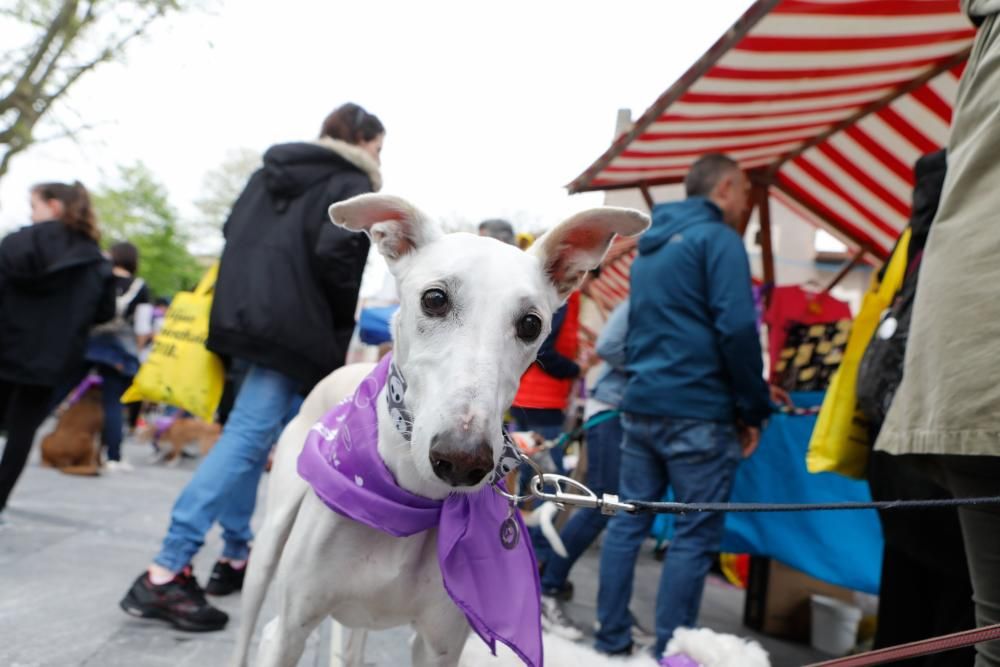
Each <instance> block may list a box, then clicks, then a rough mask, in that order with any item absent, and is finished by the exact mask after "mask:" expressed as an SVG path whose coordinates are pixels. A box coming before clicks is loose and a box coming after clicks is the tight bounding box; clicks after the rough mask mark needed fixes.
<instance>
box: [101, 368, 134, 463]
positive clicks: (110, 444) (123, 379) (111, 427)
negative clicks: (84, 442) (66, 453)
mask: <svg viewBox="0 0 1000 667" xmlns="http://www.w3.org/2000/svg"><path fill="white" fill-rule="evenodd" d="M97 372H98V373H100V374H101V404H102V405H103V407H104V430H103V431H102V432H101V438H102V439H103V440H104V446H105V447H107V448H108V460H109V461H121V460H122V410H123V409H124V406H122V394H124V393H125V390H126V389H128V386H129V385H130V384H132V378H130V377H128V376H126V375H122V374H121V373H119V372H118V371H117V370H115V369H114V368H111V367H110V366H105V365H103V364H102V365H100V366H98V368H97Z"/></svg>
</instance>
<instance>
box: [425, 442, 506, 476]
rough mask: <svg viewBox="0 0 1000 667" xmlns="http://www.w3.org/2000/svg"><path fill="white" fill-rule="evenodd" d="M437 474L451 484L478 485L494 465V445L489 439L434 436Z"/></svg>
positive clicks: (433, 462) (432, 460) (433, 450)
mask: <svg viewBox="0 0 1000 667" xmlns="http://www.w3.org/2000/svg"><path fill="white" fill-rule="evenodd" d="M430 459H431V467H432V468H433V469H434V474H435V475H437V476H438V477H440V478H441V479H442V480H444V481H445V482H448V483H449V484H451V485H452V486H475V485H476V484H478V483H479V482H480V481H482V479H483V478H484V477H486V475H488V474H489V473H490V471H491V470H492V469H493V448H492V447H491V446H490V443H489V442H488V441H486V440H483V441H480V442H478V443H476V442H458V441H457V440H456V439H455V438H452V437H450V436H447V435H436V436H434V437H433V438H431V452H430Z"/></svg>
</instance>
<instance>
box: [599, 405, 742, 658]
mask: <svg viewBox="0 0 1000 667" xmlns="http://www.w3.org/2000/svg"><path fill="white" fill-rule="evenodd" d="M622 426H623V427H624V430H625V443H624V445H623V446H622V462H621V478H620V483H619V487H618V488H619V492H620V494H621V496H622V498H623V499H626V500H646V501H659V500H661V499H662V498H663V496H664V494H665V493H666V490H667V487H668V486H670V487H672V488H673V491H674V498H675V499H676V500H677V502H682V503H690V502H725V501H727V500H729V493H730V491H731V490H732V486H733V477H734V475H735V473H736V467H737V465H738V464H739V461H740V457H741V452H740V445H739V438H738V437H737V433H736V428H735V427H734V426H733V425H731V424H720V423H716V422H704V421H698V420H692V419H668V418H663V417H651V416H647V415H639V414H635V413H625V414H623V415H622ZM724 520H725V517H724V515H723V514H721V513H712V514H683V515H678V516H677V521H676V524H675V532H674V539H673V541H672V542H671V543H670V550H669V551H667V558H666V561H665V562H664V564H663V571H662V573H661V575H660V586H659V590H658V592H657V596H656V646H655V648H654V656H655V657H659V656H660V655H661V654H662V653H663V649H664V647H665V646H666V644H667V642H668V641H669V640H670V637H671V636H672V635H673V634H674V630H676V629H677V628H678V627H694V625H695V623H696V621H697V620H698V608H699V607H700V606H701V596H702V591H703V590H704V587H705V576H706V575H707V574H708V570H709V567H711V564H712V559H713V557H714V554H715V552H716V551H718V549H719V544H720V542H721V541H722V530H723V523H724ZM652 522H653V515H651V514H638V515H634V514H626V513H620V514H616V515H615V516H613V517H612V518H611V521H610V522H609V523H608V534H607V536H605V538H604V546H603V549H602V551H601V568H600V589H599V592H598V594H597V620H598V621H599V622H600V624H601V627H600V630H598V632H597V641H596V644H595V645H596V647H597V649H598V650H600V651H605V652H608V653H612V652H617V651H621V650H624V649H626V648H627V647H628V646H629V644H631V641H632V640H631V636H630V635H631V632H630V631H631V626H632V619H631V616H630V615H629V609H628V606H629V601H630V599H631V597H632V582H633V579H634V578H635V561H636V558H637V556H638V553H639V547H640V546H641V545H642V542H643V540H644V539H645V538H646V536H647V535H648V534H649V529H650V526H651V525H652Z"/></svg>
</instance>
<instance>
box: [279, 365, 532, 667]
mask: <svg viewBox="0 0 1000 667" xmlns="http://www.w3.org/2000/svg"><path fill="white" fill-rule="evenodd" d="M390 363H391V355H386V356H385V357H383V359H382V361H381V362H380V363H379V365H378V366H376V367H375V370H373V371H372V373H371V374H370V375H369V376H368V377H366V378H365V379H364V380H363V381H362V382H361V385H360V386H359V387H358V389H357V391H356V392H355V393H354V395H352V396H350V397H348V398H347V399H345V400H344V401H342V402H341V403H340V404H338V405H337V406H336V407H335V408H334V409H333V410H331V411H330V412H328V413H327V414H326V415H325V416H324V417H323V418H322V419H321V420H320V421H319V422H317V423H316V425H315V426H313V428H312V430H311V431H309V435H308V437H307V438H306V442H305V447H304V448H303V450H302V453H301V454H300V455H299V461H298V470H299V475H300V476H301V477H302V478H303V479H304V480H306V481H307V482H309V484H310V485H311V486H312V487H313V490H314V491H315V492H316V495H317V496H319V498H320V500H322V501H323V502H324V503H325V504H326V505H327V506H328V507H329V508H330V509H332V510H333V511H335V512H337V513H338V514H341V515H343V516H346V517H348V518H350V519H354V520H355V521H359V522H361V523H363V524H365V525H367V526H371V527H372V528H377V529H378V530H381V531H383V532H385V533H389V534H390V535H394V536H396V537H405V536H407V535H413V534H415V533H419V532H421V531H424V530H428V529H430V528H434V527H435V526H436V527H437V528H438V537H437V546H438V563H439V565H440V566H441V575H442V578H443V580H444V587H445V590H447V591H448V595H449V596H451V599H452V600H454V602H455V604H456V605H458V608H459V609H461V610H462V612H463V613H464V614H465V617H466V618H467V619H468V620H469V625H471V626H472V629H473V630H475V631H476V634H478V635H479V636H480V637H481V638H482V639H483V641H484V642H486V644H487V645H488V646H489V647H490V650H491V651H493V654H494V655H496V640H498V639H499V640H500V641H501V642H503V643H504V644H506V645H507V646H509V647H510V648H511V650H513V651H514V653H516V654H517V655H518V656H519V657H520V658H521V659H522V660H523V661H524V662H525V663H526V664H528V665H529V666H531V667H542V664H543V663H542V627H541V610H540V600H539V597H540V589H539V584H538V566H537V564H536V563H535V555H534V553H533V552H532V550H531V546H530V540H529V539H527V535H528V533H527V530H525V527H524V523H523V522H522V521H521V517H520V516H519V515H518V516H517V522H518V527H519V528H520V531H521V535H522V539H521V540H520V542H519V543H518V545H517V546H516V547H515V548H514V549H511V550H508V549H505V548H503V546H501V544H500V524H502V523H503V521H504V519H506V518H507V515H508V507H509V506H508V504H507V501H506V500H504V499H503V498H502V497H501V496H499V495H498V494H497V493H496V492H494V491H493V489H491V488H489V487H486V488H483V489H481V490H480V491H478V492H476V493H471V494H468V493H453V494H451V495H449V496H448V497H447V498H446V499H445V500H443V501H441V500H431V499H429V498H424V497H422V496H417V495H414V494H412V493H410V492H409V491H406V490H404V489H402V488H400V487H399V486H398V485H397V484H396V480H395V479H393V477H392V473H390V472H389V469H388V468H386V466H385V463H384V462H383V461H382V457H381V456H380V455H379V453H378V415H377V412H376V409H375V408H376V400H377V399H378V395H379V392H380V391H381V390H382V388H383V387H384V386H385V383H386V377H387V375H388V372H389V364H390Z"/></svg>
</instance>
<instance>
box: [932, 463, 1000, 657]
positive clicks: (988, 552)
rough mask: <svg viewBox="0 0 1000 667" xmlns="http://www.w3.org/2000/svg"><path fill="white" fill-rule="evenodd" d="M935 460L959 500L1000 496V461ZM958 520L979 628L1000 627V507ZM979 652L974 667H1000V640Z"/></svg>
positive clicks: (972, 510)
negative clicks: (960, 525)
mask: <svg viewBox="0 0 1000 667" xmlns="http://www.w3.org/2000/svg"><path fill="white" fill-rule="evenodd" d="M935 459H936V463H937V467H938V469H939V472H940V477H939V479H941V481H943V482H944V485H945V487H946V488H947V489H948V490H949V491H951V493H952V495H953V496H955V497H956V498H972V497H981V496H996V495H1000V458H998V457H995V456H939V457H935ZM958 519H959V521H960V522H961V524H962V539H963V540H964V541H965V553H966V558H967V559H968V561H969V575H970V577H971V578H972V599H973V601H974V602H975V605H976V625H977V626H978V627H983V626H985V625H994V624H996V623H1000V506H996V505H993V506H977V507H962V508H960V509H959V510H958ZM927 538H928V539H934V536H933V535H928V536H927ZM976 651H977V655H976V665H975V667H1000V640H996V641H992V642H986V643H983V644H979V645H978V646H976Z"/></svg>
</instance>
